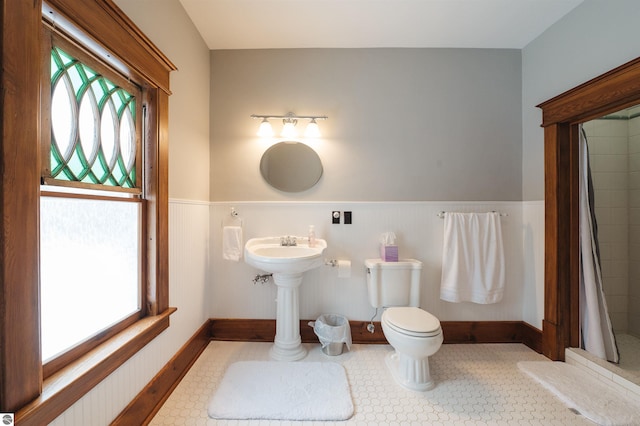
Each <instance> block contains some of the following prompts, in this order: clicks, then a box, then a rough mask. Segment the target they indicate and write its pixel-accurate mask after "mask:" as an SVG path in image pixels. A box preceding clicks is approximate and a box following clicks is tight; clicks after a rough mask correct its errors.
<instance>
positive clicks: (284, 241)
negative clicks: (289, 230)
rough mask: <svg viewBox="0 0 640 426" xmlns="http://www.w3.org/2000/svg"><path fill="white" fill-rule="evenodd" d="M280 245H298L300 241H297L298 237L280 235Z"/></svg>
mask: <svg viewBox="0 0 640 426" xmlns="http://www.w3.org/2000/svg"><path fill="white" fill-rule="evenodd" d="M280 245H281V246H285V247H289V246H297V245H298V242H297V241H296V237H291V236H288V235H287V236H286V237H280Z"/></svg>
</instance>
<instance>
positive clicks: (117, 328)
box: [40, 22, 147, 379]
mask: <svg viewBox="0 0 640 426" xmlns="http://www.w3.org/2000/svg"><path fill="white" fill-rule="evenodd" d="M43 27H44V28H43V38H42V44H43V48H42V51H43V52H44V54H43V57H42V61H43V64H44V65H43V70H44V71H45V76H44V77H43V79H42V85H43V90H42V91H41V93H42V95H41V96H42V98H41V112H40V113H41V116H42V117H51V96H50V94H51V91H50V90H46V88H47V85H48V87H51V80H50V79H49V80H47V78H46V77H47V76H48V75H49V73H47V72H46V70H47V69H50V67H51V64H50V60H51V53H49V52H50V51H51V50H52V49H53V48H54V47H56V48H60V49H61V50H63V51H64V52H65V53H66V54H68V55H71V56H73V57H74V58H76V59H77V60H79V61H80V62H81V63H82V64H83V65H85V66H87V67H90V68H91V69H92V70H93V71H95V72H97V73H98V74H100V75H103V76H104V77H105V78H107V79H108V80H110V81H111V82H112V83H114V84H117V85H122V84H123V82H122V81H118V80H123V79H124V78H123V77H122V76H118V74H117V73H116V72H115V71H113V70H112V69H110V68H109V67H108V66H106V65H105V64H103V63H101V62H100V61H99V60H96V59H95V58H93V57H92V52H87V51H85V50H84V49H81V48H80V47H78V46H77V45H76V44H75V43H72V42H71V41H69V40H67V39H66V38H65V37H64V36H63V35H59V34H58V33H57V31H56V30H55V28H53V27H52V26H51V23H49V22H45V23H44V26H43ZM126 86H135V85H134V84H131V82H130V81H128V82H126ZM125 88H126V89H127V90H128V91H130V92H134V94H135V95H136V101H137V103H138V105H137V106H136V115H137V117H136V127H137V130H136V160H135V167H136V170H137V173H138V176H137V177H138V179H137V180H138V182H136V187H134V188H121V187H116V186H103V185H101V184H88V183H82V182H76V181H66V180H59V179H55V178H51V177H50V174H51V168H50V161H49V158H50V155H51V153H50V151H51V128H50V126H43V127H42V128H41V144H42V151H41V152H42V155H41V159H42V161H41V165H40V168H41V170H42V178H41V183H44V184H45V185H44V186H43V187H41V191H40V195H41V196H48V197H61V198H68V199H69V198H75V199H84V200H102V201H113V202H120V203H123V202H135V203H140V204H141V206H142V205H144V204H145V203H146V201H145V200H144V194H143V196H142V197H139V196H138V194H140V193H141V187H142V184H141V183H140V182H139V180H140V171H141V170H142V167H143V164H142V160H141V157H142V147H143V145H144V144H145V142H146V141H145V140H144V138H142V137H141V136H140V135H141V133H142V128H143V117H142V114H143V106H142V105H141V100H142V92H141V91H140V90H139V89H138V88H137V87H136V88H135V91H134V90H132V88H131V87H125ZM60 187H63V188H78V189H82V188H84V189H91V190H102V191H101V192H102V193H103V194H104V195H94V194H93V193H86V192H85V193H84V194H83V193H80V192H78V193H73V192H56V191H59V188H60ZM114 192H116V193H128V194H130V195H129V196H128V197H115V196H113V193H114ZM133 197H135V198H133ZM141 225H142V224H141ZM142 231H144V227H143V226H141V232H142ZM146 243H147V241H145V240H143V239H142V238H141V239H140V244H141V247H140V253H141V254H142V253H145V252H146ZM139 266H140V280H139V284H138V285H139V286H140V288H139V291H140V308H139V309H138V310H136V311H135V312H133V313H131V314H130V315H127V317H125V318H123V319H121V320H120V321H118V322H117V323H115V324H113V325H111V326H109V327H107V328H106V329H104V330H101V331H99V332H97V333H95V334H94V335H91V336H87V338H86V340H83V341H81V342H79V343H78V344H76V345H74V346H73V347H71V348H69V349H68V350H67V351H65V352H63V353H62V354H59V355H56V356H55V357H54V358H52V359H50V360H48V361H47V362H46V363H45V364H44V365H43V366H42V368H43V378H44V379H47V378H48V377H50V376H51V375H52V374H54V373H56V372H57V371H60V370H61V369H62V368H64V367H66V366H67V365H69V364H70V363H72V362H74V361H76V360H78V359H79V358H80V357H82V356H84V355H85V354H86V353H88V352H89V351H90V350H92V349H94V348H96V347H97V346H98V345H100V344H102V343H104V342H106V341H107V340H109V339H111V338H112V337H114V336H115V335H116V334H118V333H120V332H121V331H123V330H125V329H126V328H127V327H129V326H131V325H133V324H135V322H136V321H138V320H140V319H142V318H144V317H145V316H146V312H147V309H146V305H147V303H146V296H147V294H146V293H147V292H146V285H145V284H146V282H147V280H146V268H143V267H142V262H141V263H140V265H139Z"/></svg>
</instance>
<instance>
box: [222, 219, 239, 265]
mask: <svg viewBox="0 0 640 426" xmlns="http://www.w3.org/2000/svg"><path fill="white" fill-rule="evenodd" d="M222 258H223V259H227V260H235V261H236V262H237V261H239V260H240V259H242V227H240V226H225V227H224V228H222Z"/></svg>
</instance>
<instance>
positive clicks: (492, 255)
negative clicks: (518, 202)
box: [440, 212, 505, 304]
mask: <svg viewBox="0 0 640 426" xmlns="http://www.w3.org/2000/svg"><path fill="white" fill-rule="evenodd" d="M504 282H505V262H504V248H503V244H502V229H501V228H500V214H499V213H496V212H491V213H445V216H444V250H443V255H442V282H441V285H440V299H442V300H445V301H447V302H474V303H482V304H488V303H497V302H499V301H500V300H502V295H503V292H504Z"/></svg>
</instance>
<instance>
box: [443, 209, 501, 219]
mask: <svg viewBox="0 0 640 426" xmlns="http://www.w3.org/2000/svg"><path fill="white" fill-rule="evenodd" d="M446 213H449V212H445V211H441V212H439V213H438V214H437V216H438V217H439V218H440V219H443V218H444V215H445V214H446ZM491 213H498V214H500V217H505V216H509V215H508V214H507V213H501V212H497V211H495V210H492V211H491Z"/></svg>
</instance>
